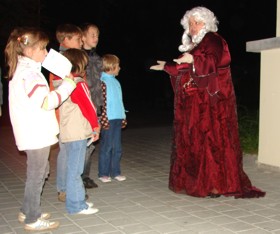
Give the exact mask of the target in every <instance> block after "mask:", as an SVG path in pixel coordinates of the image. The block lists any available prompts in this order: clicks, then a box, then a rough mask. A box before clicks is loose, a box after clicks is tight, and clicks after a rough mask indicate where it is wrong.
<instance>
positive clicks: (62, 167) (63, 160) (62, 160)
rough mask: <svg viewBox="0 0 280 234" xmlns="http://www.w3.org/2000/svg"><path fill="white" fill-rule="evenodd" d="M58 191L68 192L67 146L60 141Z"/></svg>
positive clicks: (57, 172)
mask: <svg viewBox="0 0 280 234" xmlns="http://www.w3.org/2000/svg"><path fill="white" fill-rule="evenodd" d="M56 164H57V165H56V189H57V192H65V191H66V174H67V154H66V148H65V144H63V143H62V142H61V141H60V139H59V153H58V155H57V162H56Z"/></svg>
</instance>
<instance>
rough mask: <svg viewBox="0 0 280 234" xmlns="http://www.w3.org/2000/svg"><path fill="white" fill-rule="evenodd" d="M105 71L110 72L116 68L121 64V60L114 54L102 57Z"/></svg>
mask: <svg viewBox="0 0 280 234" xmlns="http://www.w3.org/2000/svg"><path fill="white" fill-rule="evenodd" d="M102 62H103V71H104V72H108V71H112V70H114V69H115V68H116V66H117V65H118V64H120V59H119V58H118V57H117V56H116V55H114V54H105V55H103V56H102Z"/></svg>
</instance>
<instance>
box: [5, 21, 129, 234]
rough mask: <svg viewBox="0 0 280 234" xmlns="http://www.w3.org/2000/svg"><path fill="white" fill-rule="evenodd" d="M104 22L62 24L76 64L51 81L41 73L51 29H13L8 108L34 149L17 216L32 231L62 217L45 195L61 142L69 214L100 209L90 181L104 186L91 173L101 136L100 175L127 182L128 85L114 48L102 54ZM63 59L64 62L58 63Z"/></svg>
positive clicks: (29, 150)
mask: <svg viewBox="0 0 280 234" xmlns="http://www.w3.org/2000/svg"><path fill="white" fill-rule="evenodd" d="M98 37H99V29H98V27H97V26H96V25H94V24H91V23H86V24H84V25H82V26H81V27H78V26H76V25H72V24H63V25H60V26H58V27H57V31H56V38H57V41H58V43H59V51H60V53H62V54H63V55H64V56H65V57H66V58H67V59H68V60H69V61H70V62H71V64H72V70H71V73H70V74H69V75H68V76H67V77H62V78H61V77H58V76H56V75H54V74H52V73H50V76H49V83H48V82H47V79H46V78H45V77H44V75H43V73H42V72H41V65H42V62H43V61H44V59H45V57H46V56H47V54H48V52H47V49H46V47H47V45H48V43H49V38H48V36H47V35H46V34H45V33H44V32H43V31H41V30H39V29H36V28H30V27H21V28H16V29H14V30H13V31H12V32H11V34H10V36H9V39H8V42H7V45H6V48H5V57H6V63H7V68H8V70H7V78H8V79H9V111H10V118H11V123H12V128H13V132H14V136H15V141H16V145H17V147H18V149H19V150H20V151H25V152H26V155H27V177H26V184H25V192H24V200H23V203H22V207H21V210H20V213H19V215H18V220H19V221H20V222H21V223H24V224H25V225H24V228H25V230H30V231H37V230H49V229H53V228H57V227H58V226H59V222H57V221H49V220H48V219H49V218H50V213H43V212H42V211H41V207H40V198H41V193H42V190H43V186H44V183H45V179H46V178H47V177H48V175H49V160H48V159H49V153H50V148H51V146H52V145H53V144H56V143H57V142H58V143H59V153H58V156H57V191H58V199H59V201H63V202H64V201H65V204H66V210H67V212H68V213H69V214H86V215H87V214H94V213H96V212H98V209H97V208H94V207H93V203H91V202H88V201H87V199H88V196H87V194H86V190H85V189H86V188H94V187H97V184H96V183H95V182H94V181H93V180H92V179H91V178H90V176H89V174H90V168H91V162H92V156H93V151H94V148H95V146H94V144H93V143H92V142H96V141H97V140H98V139H99V138H100V151H99V163H98V177H99V180H100V181H102V182H104V183H106V182H111V180H112V178H113V179H116V180H117V181H124V180H126V177H125V176H124V175H122V174H121V169H120V160H121V155H122V147H121V130H122V128H124V127H125V126H126V124H127V123H126V115H125V109H124V105H123V100H122V89H121V86H120V83H119V81H118V80H117V79H116V76H117V75H118V74H119V71H120V60H119V58H118V57H117V56H115V55H113V54H106V55H104V56H102V57H100V56H99V55H98V54H97V53H96V46H97V44H98ZM57 66H59V64H57Z"/></svg>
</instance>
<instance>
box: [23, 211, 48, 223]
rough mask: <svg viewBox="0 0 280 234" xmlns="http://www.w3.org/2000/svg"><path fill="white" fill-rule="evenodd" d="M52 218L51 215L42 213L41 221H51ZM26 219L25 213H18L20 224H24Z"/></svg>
mask: <svg viewBox="0 0 280 234" xmlns="http://www.w3.org/2000/svg"><path fill="white" fill-rule="evenodd" d="M50 217H51V214H50V213H42V214H41V217H40V218H41V219H49V218H50ZM25 218H26V216H25V214H24V213H22V212H19V213H18V221H19V222H20V223H24V220H25Z"/></svg>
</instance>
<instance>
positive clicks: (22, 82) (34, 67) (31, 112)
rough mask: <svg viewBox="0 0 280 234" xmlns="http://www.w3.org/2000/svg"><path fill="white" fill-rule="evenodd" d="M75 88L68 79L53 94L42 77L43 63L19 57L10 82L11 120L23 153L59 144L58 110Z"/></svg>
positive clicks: (18, 145) (17, 142)
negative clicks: (56, 113)
mask: <svg viewBox="0 0 280 234" xmlns="http://www.w3.org/2000/svg"><path fill="white" fill-rule="evenodd" d="M75 87H76V85H75V83H74V82H73V81H72V80H70V79H64V80H63V82H62V85H61V86H60V87H59V88H58V89H57V90H55V91H52V92H50V90H49V85H48V83H47V81H46V79H45V77H44V75H43V74H42V73H41V63H37V62H35V61H33V60H31V59H29V58H27V57H22V56H19V61H18V65H17V68H16V71H15V74H14V76H13V78H12V80H11V81H10V82H9V111H10V118H11V123H12V127H13V132H14V136H15V140H16V145H17V147H18V149H19V150H32V149H40V148H43V147H46V146H50V145H53V144H55V143H56V142H57V141H58V139H57V134H58V133H59V127H58V123H57V120H56V116H55V111H54V108H56V107H58V106H59V105H60V104H61V103H62V102H63V101H65V100H66V99H67V98H68V96H69V95H70V94H71V92H72V91H73V90H74V89H75ZM43 103H44V108H43Z"/></svg>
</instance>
